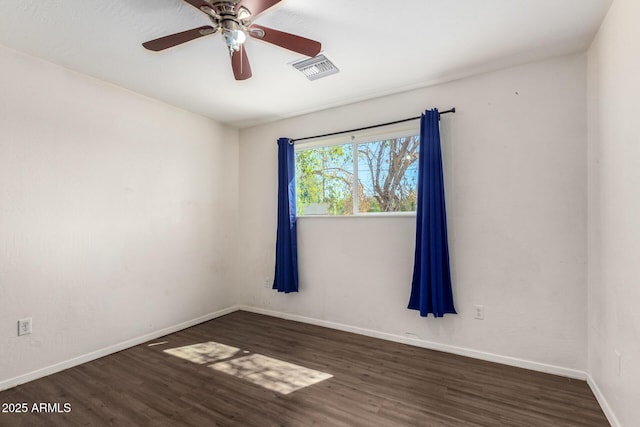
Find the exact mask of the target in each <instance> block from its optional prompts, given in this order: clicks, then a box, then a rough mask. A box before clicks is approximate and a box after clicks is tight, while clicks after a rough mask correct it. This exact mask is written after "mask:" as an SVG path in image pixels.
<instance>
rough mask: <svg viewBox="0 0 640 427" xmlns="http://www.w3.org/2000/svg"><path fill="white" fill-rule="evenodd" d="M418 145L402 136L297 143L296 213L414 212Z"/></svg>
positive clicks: (417, 141) (416, 138)
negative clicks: (324, 142) (348, 141)
mask: <svg viewBox="0 0 640 427" xmlns="http://www.w3.org/2000/svg"><path fill="white" fill-rule="evenodd" d="M419 145H420V137H419V136H418V135H407V136H393V137H384V138H377V140H369V141H365V142H362V141H360V142H359V141H354V142H351V143H348V144H339V145H328V146H318V143H317V142H316V143H315V144H314V146H313V147H312V148H304V146H303V147H301V148H296V202H297V214H298V215H299V216H303V215H352V214H366V213H370V212H380V213H384V212H413V211H415V210H416V201H417V182H418V149H419ZM354 154H355V158H354Z"/></svg>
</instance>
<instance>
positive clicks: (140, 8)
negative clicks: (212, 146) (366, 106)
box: [0, 0, 611, 127]
mask: <svg viewBox="0 0 640 427" xmlns="http://www.w3.org/2000/svg"><path fill="white" fill-rule="evenodd" d="M610 3H611V0H482V1H481V0H405V1H383V0H369V1H365V0H362V1H356V0H322V1H318V0H316V1H312V0H283V1H282V2H281V3H280V4H279V5H277V6H275V7H273V8H272V9H271V10H269V11H268V12H267V13H265V14H263V15H261V16H259V17H258V18H257V19H256V21H255V22H256V23H258V24H261V25H264V26H269V27H273V28H276V29H279V30H282V31H286V32H290V33H294V34H299V35H301V36H304V37H308V38H311V39H315V40H318V41H320V42H322V45H323V51H324V52H326V54H327V56H328V57H329V58H331V59H332V60H333V62H334V63H335V64H336V65H337V66H338V68H340V70H341V71H340V73H339V74H336V75H332V76H329V77H326V78H324V79H321V80H317V81H314V82H310V81H308V80H307V79H306V78H305V77H304V76H303V75H302V74H300V72H298V71H296V70H295V69H294V68H293V67H291V66H290V65H289V64H290V63H291V62H293V61H295V60H297V59H301V58H302V57H301V56H300V55H299V54H295V53H292V52H289V51H287V50H285V49H282V48H279V47H276V46H273V45H270V44H267V43H264V42H261V41H257V40H253V39H251V40H249V41H248V42H247V47H246V48H247V52H248V54H249V59H250V62H251V67H252V70H253V77H252V78H251V79H249V80H246V81H235V80H234V79H233V74H232V71H231V64H230V61H229V57H228V53H227V51H226V47H225V45H224V42H223V41H222V39H221V36H220V35H219V34H214V35H211V36H207V37H202V38H200V39H197V40H194V41H192V42H189V43H187V44H184V45H180V46H178V47H175V48H172V49H169V50H166V51H164V52H150V51H147V50H145V49H144V48H143V47H142V46H141V43H142V42H145V41H147V40H150V39H154V38H157V37H160V36H164V35H167V34H170V33H174V32H179V31H184V30H187V29H191V28H195V27H199V26H202V25H207V24H208V23H209V20H208V18H207V17H206V15H204V14H203V13H201V12H200V11H198V10H197V9H195V8H193V7H192V6H190V5H189V4H187V3H185V2H183V1H181V0H153V1H150V0H103V1H85V0H75V1H74V0H2V1H0V44H3V45H5V46H8V47H11V48H14V49H17V50H20V51H23V52H26V53H29V54H31V55H34V56H38V57H41V58H44V59H46V60H49V61H51V62H54V63H57V64H60V65H62V66H64V67H67V68H70V69H73V70H77V71H80V72H82V73H85V74H88V75H91V76H94V77H97V78H99V79H102V80H106V81H109V82H113V83H115V84H117V85H119V86H123V87H125V88H128V89H131V90H133V91H136V92H139V93H142V94H145V95H147V96H150V97H152V98H156V99H159V100H162V101H164V102H167V103H169V104H173V105H176V106H178V107H182V108H184V109H186V110H190V111H193V112H196V113H199V114H202V115H204V116H208V117H211V118H213V119H216V120H218V121H220V122H224V123H228V124H231V125H234V126H239V127H244V126H249V125H252V124H257V123H263V122H268V121H271V120H276V119H280V118H284V117H290V116H294V115H298V114H301V113H306V112H311V111H316V110H320V109H324V108H328V107H332V106H336V105H342V104H347V103H351V102H355V101H360V100H364V99H368V98H373V97H377V96H381V95H386V94H390V93H396V92H401V91H405V90H409V89H413V88H417V87H422V86H427V85H429V84H434V83H440V82H444V81H448V80H453V79H456V78H460V77H464V76H468V75H472V74H476V73H479V72H483V71H489V70H494V69H498V68H503V67H506V66H511V65H517V64H521V63H525V62H530V61H533V60H538V59H542V58H545V57H550V56H556V55H562V54H567V53H571V52H579V51H584V50H585V49H586V48H587V47H588V45H589V43H590V42H591V40H592V38H593V36H594V35H595V32H596V31H597V29H598V26H599V24H600V22H601V21H602V19H603V17H604V15H605V13H606V11H607V9H608V7H609V5H610Z"/></svg>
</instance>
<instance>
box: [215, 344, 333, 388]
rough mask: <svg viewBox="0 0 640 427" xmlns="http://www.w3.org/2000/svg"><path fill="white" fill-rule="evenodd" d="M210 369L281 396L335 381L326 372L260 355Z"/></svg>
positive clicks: (217, 365) (221, 363)
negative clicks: (327, 380)
mask: <svg viewBox="0 0 640 427" xmlns="http://www.w3.org/2000/svg"><path fill="white" fill-rule="evenodd" d="M210 368H213V369H215V370H216V371H221V372H225V373H227V374H230V375H234V376H236V377H238V378H242V379H245V380H247V381H250V382H252V383H254V384H257V385H259V386H262V387H264V388H266V389H269V390H273V391H276V392H278V393H282V394H289V393H291V392H294V391H296V390H299V389H301V388H304V387H308V386H310V385H312V384H316V383H318V382H320V381H324V380H326V379H328V378H331V377H333V375H331V374H327V373H325V372H320V371H316V370H313V369H309V368H305V367H303V366H298V365H294V364H293V363H288V362H283V361H282V360H278V359H273V358H271V357H267V356H263V355H261V354H252V355H250V356H244V357H239V358H237V359H232V360H229V361H226V362H220V363H216V364H213V365H211V366H210Z"/></svg>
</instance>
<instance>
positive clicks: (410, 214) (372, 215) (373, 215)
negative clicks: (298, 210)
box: [296, 212, 416, 219]
mask: <svg viewBox="0 0 640 427" xmlns="http://www.w3.org/2000/svg"><path fill="white" fill-rule="evenodd" d="M415 217H416V213H415V212H389V213H382V212H380V213H377V212H376V213H361V214H356V215H302V216H298V217H296V218H297V219H302V218H415Z"/></svg>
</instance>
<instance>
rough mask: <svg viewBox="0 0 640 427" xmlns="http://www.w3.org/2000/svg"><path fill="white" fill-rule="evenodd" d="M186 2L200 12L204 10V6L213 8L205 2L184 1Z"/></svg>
mask: <svg viewBox="0 0 640 427" xmlns="http://www.w3.org/2000/svg"><path fill="white" fill-rule="evenodd" d="M184 1H185V2H187V3H189V4H190V5H191V6H193V7H195V8H196V9H199V10H202V9H200V8H201V7H202V6H206V7H211V5H210V4H209V3H207V2H206V1H204V0H184Z"/></svg>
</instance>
